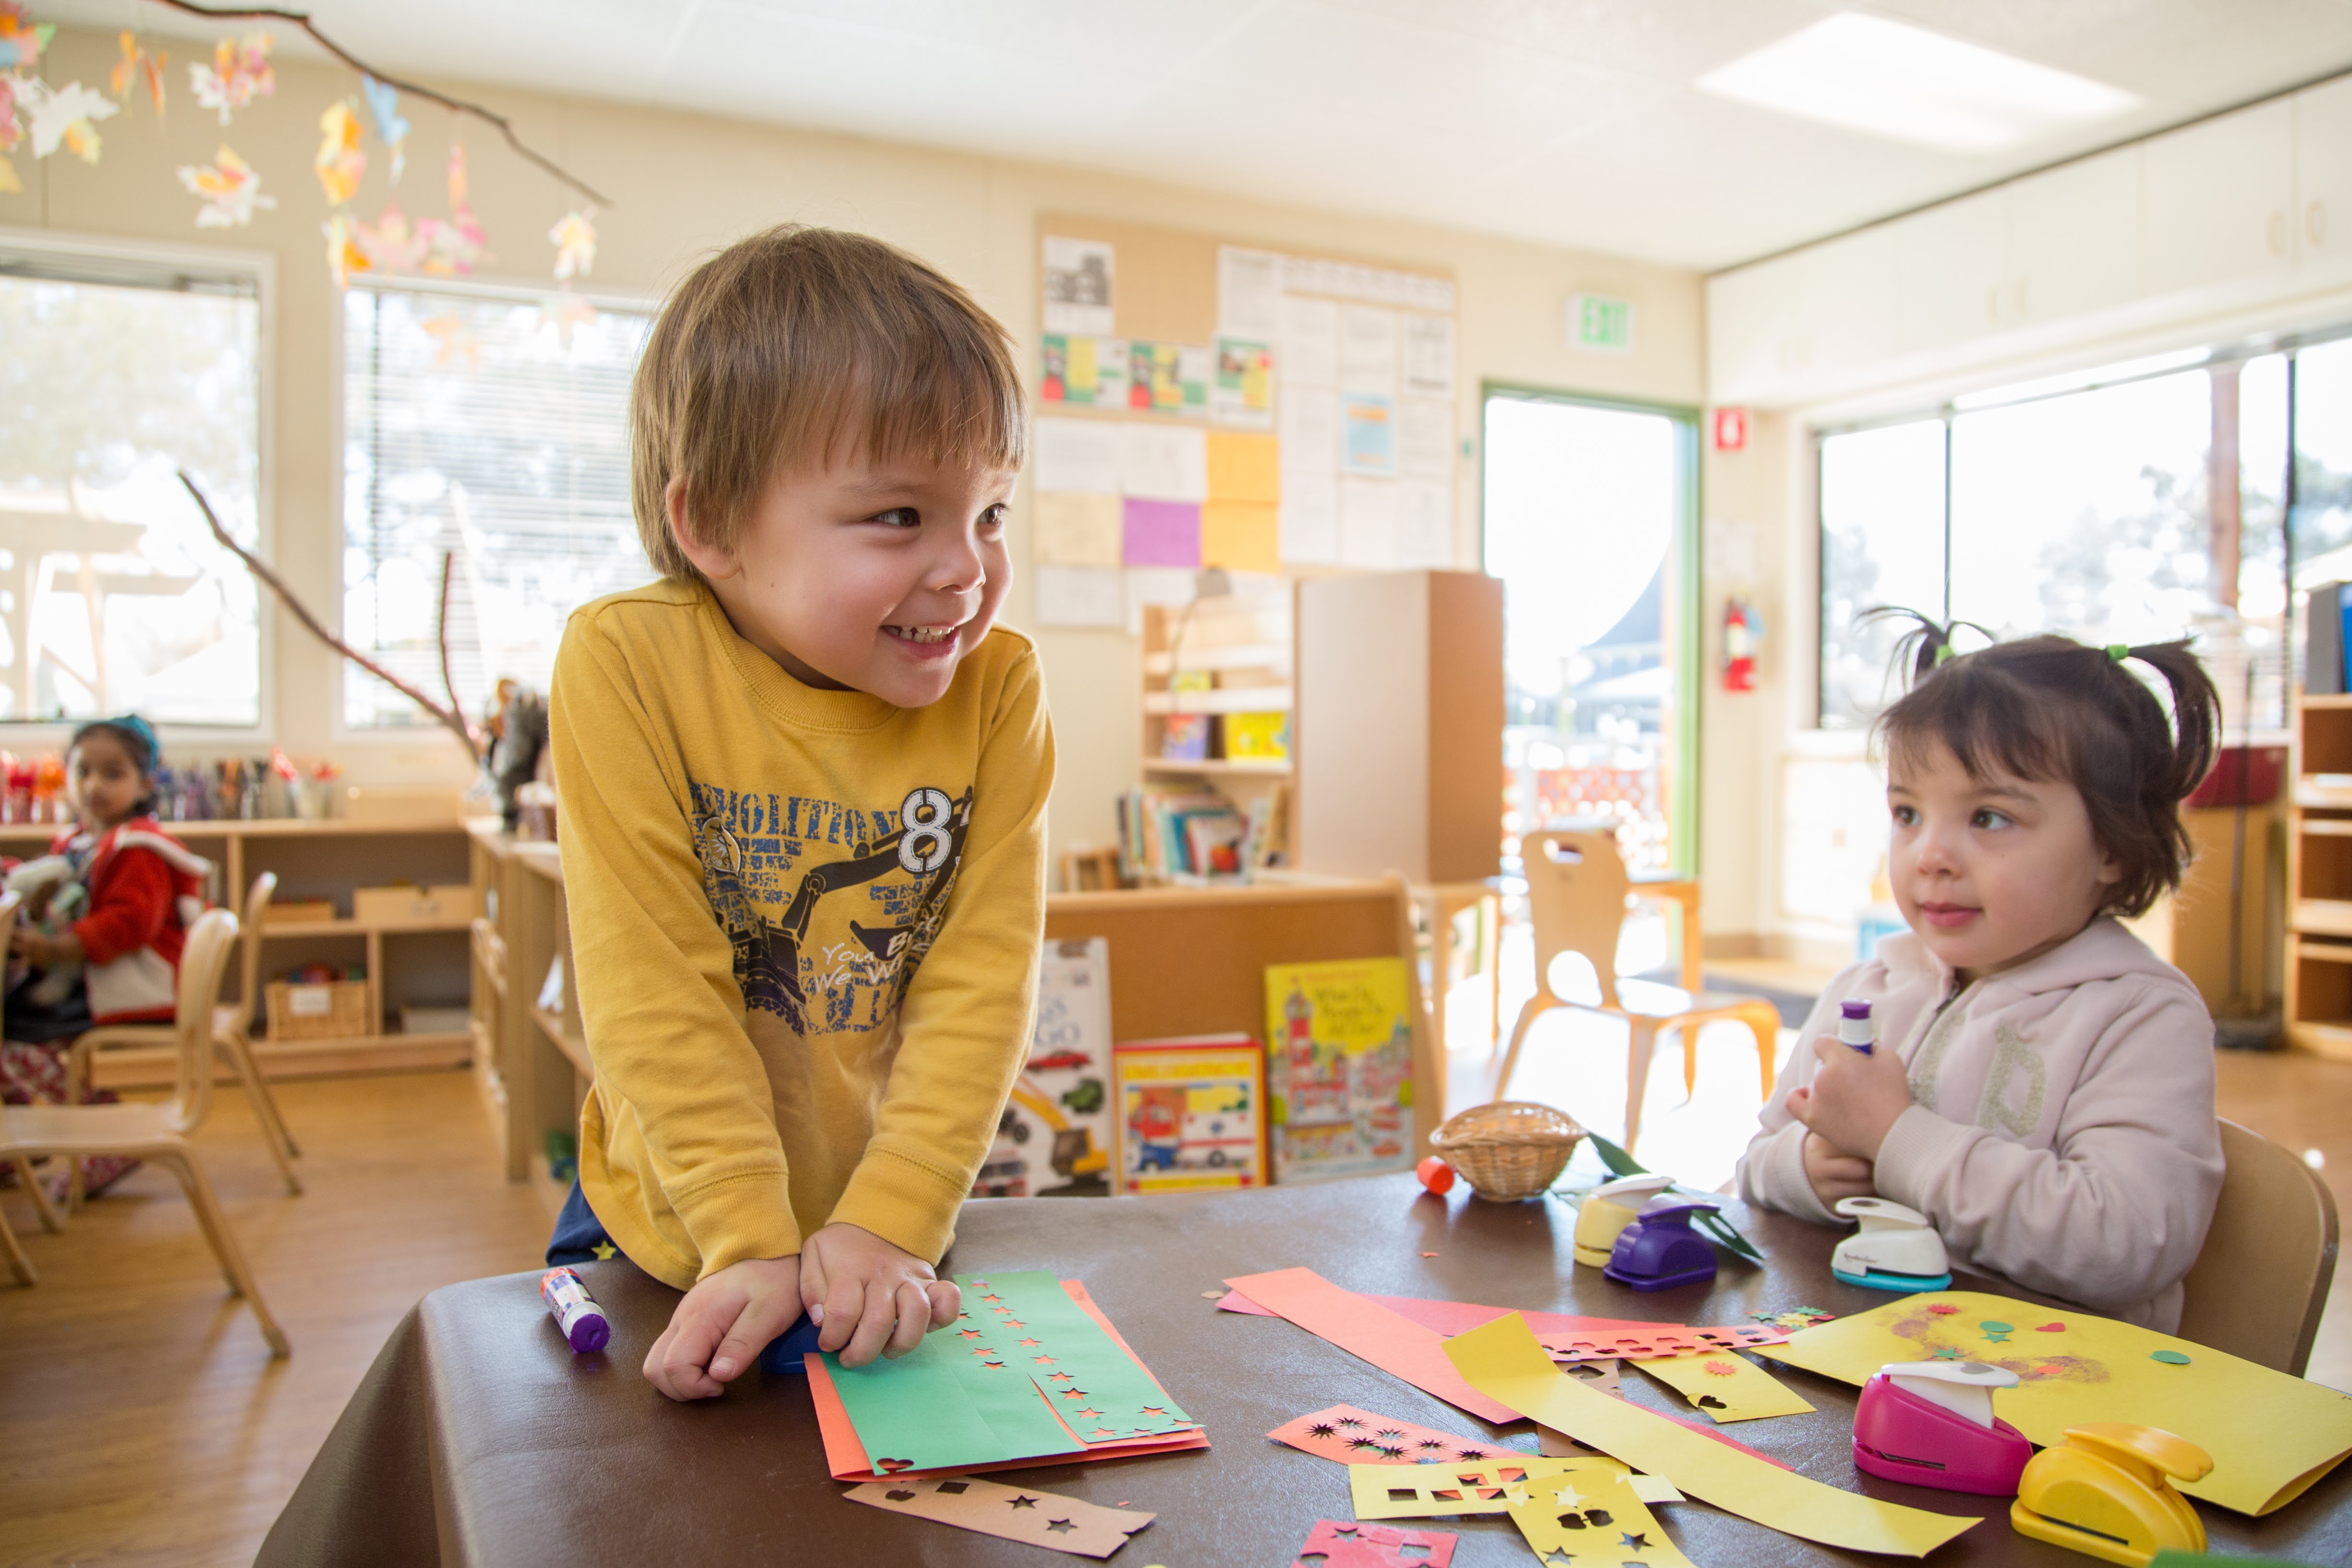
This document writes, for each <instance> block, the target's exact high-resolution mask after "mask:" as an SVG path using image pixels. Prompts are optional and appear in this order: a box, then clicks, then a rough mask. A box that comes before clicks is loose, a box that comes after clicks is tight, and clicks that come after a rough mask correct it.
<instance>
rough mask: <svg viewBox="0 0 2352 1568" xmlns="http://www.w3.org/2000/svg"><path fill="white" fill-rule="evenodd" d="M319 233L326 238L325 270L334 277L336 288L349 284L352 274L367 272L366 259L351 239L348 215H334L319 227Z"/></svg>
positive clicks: (349, 216) (350, 219)
mask: <svg viewBox="0 0 2352 1568" xmlns="http://www.w3.org/2000/svg"><path fill="white" fill-rule="evenodd" d="M319 232H320V234H322V235H326V236H327V270H328V271H329V272H331V273H332V274H333V275H334V278H335V287H338V288H341V287H346V286H347V285H348V284H350V282H351V280H352V274H353V273H355V272H365V271H367V270H368V258H367V256H366V255H365V254H364V253H362V251H361V249H360V247H359V246H358V245H357V243H355V241H354V240H353V238H352V218H351V214H349V213H337V214H334V215H333V216H331V217H330V218H329V219H328V220H327V221H326V222H325V223H323V224H320V225H319Z"/></svg>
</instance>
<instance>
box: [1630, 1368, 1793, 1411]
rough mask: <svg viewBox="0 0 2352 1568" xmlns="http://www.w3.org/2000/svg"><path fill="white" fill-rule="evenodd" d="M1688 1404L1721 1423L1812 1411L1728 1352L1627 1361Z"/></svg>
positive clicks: (1761, 1371)
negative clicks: (1632, 1362)
mask: <svg viewBox="0 0 2352 1568" xmlns="http://www.w3.org/2000/svg"><path fill="white" fill-rule="evenodd" d="M1634 1365H1635V1366H1638V1367H1640V1368H1641V1369H1642V1370H1643V1372H1646V1373H1648V1374H1649V1375H1651V1376H1653V1377H1654V1378H1656V1379H1657V1380H1658V1381H1659V1382H1661V1383H1663V1384H1664V1385H1666V1386H1667V1387H1669V1388H1671V1389H1673V1390H1675V1392H1676V1393H1678V1394H1680V1395H1681V1396H1683V1397H1684V1398H1685V1399H1687V1400H1689V1401H1690V1402H1691V1403H1692V1404H1693V1405H1695V1406H1698V1408H1700V1409H1701V1410H1704V1411H1706V1413H1707V1414H1708V1415H1709V1416H1713V1417H1715V1419H1716V1421H1717V1424H1720V1423H1722V1422H1726V1421H1753V1420H1756V1419H1757V1418H1758V1417H1759V1416H1802V1415H1804V1414H1806V1413H1807V1412H1808V1411H1810V1410H1811V1409H1812V1406H1811V1405H1808V1404H1806V1403H1805V1401H1804V1400H1803V1399H1802V1398H1801V1396H1799V1395H1798V1393H1797V1391H1796V1390H1795V1389H1793V1388H1791V1387H1790V1386H1789V1385H1787V1384H1785V1383H1783V1382H1781V1381H1780V1379H1779V1378H1777V1377H1775V1376H1773V1375H1771V1374H1770V1373H1769V1372H1767V1371H1765V1370H1764V1369H1763V1368H1762V1367H1760V1366H1759V1365H1757V1364H1755V1363H1754V1362H1752V1361H1749V1360H1748V1358H1747V1357H1745V1356H1741V1355H1736V1354H1733V1353H1731V1352H1730V1351H1727V1350H1725V1351H1700V1352H1698V1353H1697V1354H1693V1355H1674V1356H1666V1357H1664V1358H1662V1359H1660V1360H1656V1361H1637V1362H1635V1363H1634Z"/></svg>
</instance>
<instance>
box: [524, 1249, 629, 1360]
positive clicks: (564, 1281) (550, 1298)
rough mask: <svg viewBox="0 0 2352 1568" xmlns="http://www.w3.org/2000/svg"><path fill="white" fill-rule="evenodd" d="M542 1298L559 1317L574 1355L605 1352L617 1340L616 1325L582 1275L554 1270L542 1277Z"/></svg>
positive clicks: (560, 1324) (550, 1310)
mask: <svg viewBox="0 0 2352 1568" xmlns="http://www.w3.org/2000/svg"><path fill="white" fill-rule="evenodd" d="M539 1299H540V1300H541V1301H545V1302H546V1303H547V1310H548V1311H549V1312H551V1313H553V1314H554V1316H555V1326H556V1327H557V1328H560V1329H562V1331H563V1338H564V1342H565V1343H568V1344H570V1345H571V1346H572V1354H574V1355H583V1354H586V1353H588V1352H590V1351H594V1350H602V1349H604V1346H605V1344H606V1343H607V1342H609V1341H610V1340H611V1339H612V1337H613V1325H612V1323H611V1322H610V1321H609V1320H608V1319H606V1317H605V1316H604V1308H602V1307H600V1306H598V1305H597V1304H596V1301H595V1298H593V1296H591V1295H589V1294H588V1287H587V1286H585V1285H583V1284H582V1283H581V1282H580V1276H579V1275H578V1274H576V1273H574V1272H572V1270H569V1269H550V1270H548V1271H547V1272H546V1273H544V1274H541V1276H540V1277H539Z"/></svg>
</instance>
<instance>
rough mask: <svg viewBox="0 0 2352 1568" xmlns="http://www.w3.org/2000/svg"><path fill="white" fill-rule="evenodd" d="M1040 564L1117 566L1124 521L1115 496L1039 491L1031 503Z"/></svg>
mask: <svg viewBox="0 0 2352 1568" xmlns="http://www.w3.org/2000/svg"><path fill="white" fill-rule="evenodd" d="M1030 517H1031V519H1032V521H1031V526H1032V528H1034V535H1033V539H1034V549H1035V555H1036V561H1037V564H1038V565H1039V566H1117V565H1118V564H1119V562H1120V560H1121V559H1123V558H1122V556H1121V551H1122V550H1123V549H1125V548H1126V542H1127V525H1126V521H1125V517H1124V514H1123V513H1122V511H1121V510H1120V501H1119V498H1118V497H1117V496H1088V495H1082V494H1080V493H1078V492H1076V491H1065V490H1045V491H1040V492H1039V493H1038V494H1037V496H1036V497H1034V500H1033V501H1032V503H1031V512H1030Z"/></svg>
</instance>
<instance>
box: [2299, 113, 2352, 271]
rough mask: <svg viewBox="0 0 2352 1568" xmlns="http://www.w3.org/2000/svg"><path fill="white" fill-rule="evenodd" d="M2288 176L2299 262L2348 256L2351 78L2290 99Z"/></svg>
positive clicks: (2351, 245)
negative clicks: (2291, 158) (2290, 171)
mask: <svg viewBox="0 0 2352 1568" xmlns="http://www.w3.org/2000/svg"><path fill="white" fill-rule="evenodd" d="M2294 170H2295V204H2296V212H2295V230H2296V234H2295V239H2296V243H2297V245H2298V246H2299V248H2300V249H2301V252H2302V256H2303V259H2304V260H2305V262H2307V263H2308V262H2335V263H2340V262H2342V261H2343V260H2344V258H2345V257H2347V256H2352V78H2345V79H2344V80H2341V81H2332V82H2326V83H2323V84H2322V85H2321V86H2318V87H2315V88H2313V89H2310V90H2308V91H2306V92H2302V93H2298V94H2296V95H2295V100H2294Z"/></svg>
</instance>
